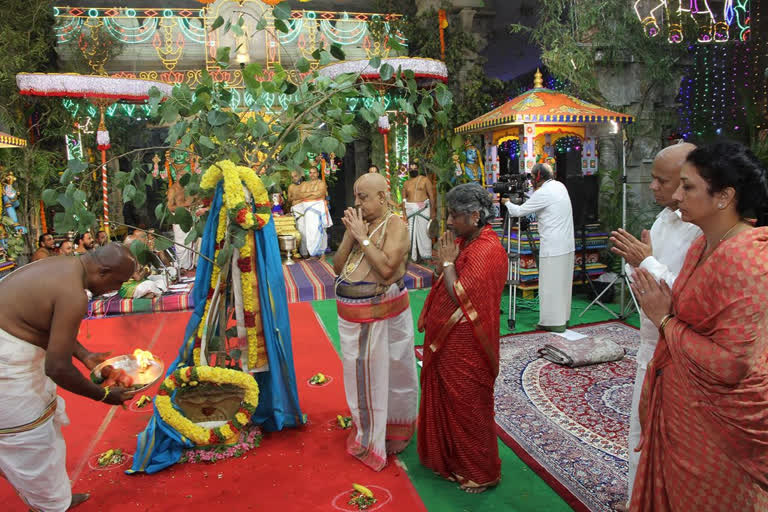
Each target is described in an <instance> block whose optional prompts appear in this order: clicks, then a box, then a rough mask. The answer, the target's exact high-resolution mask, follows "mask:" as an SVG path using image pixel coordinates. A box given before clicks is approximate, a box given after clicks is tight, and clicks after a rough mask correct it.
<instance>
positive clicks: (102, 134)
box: [96, 101, 112, 238]
mask: <svg viewBox="0 0 768 512" xmlns="http://www.w3.org/2000/svg"><path fill="white" fill-rule="evenodd" d="M97 103H98V105H99V114H100V115H101V118H100V119H99V129H98V130H97V131H96V144H97V146H96V148H97V149H98V150H99V151H101V192H102V201H103V202H104V207H103V210H102V211H103V215H104V219H103V223H104V231H106V232H107V237H108V238H109V237H110V229H109V188H108V183H107V150H108V149H109V148H110V147H112V146H111V145H110V143H109V132H108V131H107V125H106V124H104V108H105V103H104V102H103V101H98V102H97Z"/></svg>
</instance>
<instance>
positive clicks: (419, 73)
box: [318, 57, 448, 189]
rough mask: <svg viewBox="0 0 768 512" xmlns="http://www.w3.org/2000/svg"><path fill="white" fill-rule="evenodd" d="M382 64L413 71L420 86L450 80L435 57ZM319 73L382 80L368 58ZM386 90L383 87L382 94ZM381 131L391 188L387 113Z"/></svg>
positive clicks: (343, 63)
mask: <svg viewBox="0 0 768 512" xmlns="http://www.w3.org/2000/svg"><path fill="white" fill-rule="evenodd" d="M381 64H382V66H383V65H384V64H389V65H390V66H392V68H393V69H394V70H395V72H397V69H398V68H400V69H402V71H406V70H411V71H413V75H414V79H415V80H416V83H417V85H418V86H419V87H420V88H429V87H432V86H434V85H435V83H436V82H443V83H446V82H447V81H448V68H446V66H445V63H444V62H442V61H439V60H434V59H422V58H416V57H393V58H387V59H381ZM318 73H319V74H320V75H322V76H327V77H328V78H331V79H333V78H336V77H337V76H339V75H342V74H345V73H354V74H359V75H360V79H361V80H363V81H368V82H372V81H381V80H382V79H381V75H380V73H379V70H378V69H376V68H373V67H371V66H370V64H369V61H367V60H348V61H343V62H339V63H336V64H331V65H329V66H326V67H324V68H321V69H319V70H318ZM383 93H384V91H383V88H382V95H383ZM378 128H379V133H381V135H382V137H383V138H384V170H385V172H386V178H387V188H388V189H389V188H390V183H391V172H390V168H389V148H388V138H387V137H388V134H389V131H390V125H389V117H388V116H387V115H384V116H381V117H380V118H379V120H378Z"/></svg>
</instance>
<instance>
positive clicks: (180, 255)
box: [173, 224, 199, 270]
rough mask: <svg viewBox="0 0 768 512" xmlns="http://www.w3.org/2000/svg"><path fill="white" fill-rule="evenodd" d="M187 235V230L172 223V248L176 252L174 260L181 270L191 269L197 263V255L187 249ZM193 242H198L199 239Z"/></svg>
mask: <svg viewBox="0 0 768 512" xmlns="http://www.w3.org/2000/svg"><path fill="white" fill-rule="evenodd" d="M187 235H189V232H188V231H184V230H183V229H181V226H179V225H178V224H174V225H173V241H174V242H175V244H176V245H174V246H173V250H174V252H175V253H176V262H177V263H178V265H179V269H181V270H192V269H193V268H195V266H196V265H197V255H196V254H195V253H194V251H191V250H190V249H187V248H186V247H185V246H186V245H187V243H186V241H187ZM195 243H199V240H198V241H197V242H195Z"/></svg>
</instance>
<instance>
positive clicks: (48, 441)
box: [0, 244, 137, 512]
mask: <svg viewBox="0 0 768 512" xmlns="http://www.w3.org/2000/svg"><path fill="white" fill-rule="evenodd" d="M136 266H137V264H136V260H134V259H133V256H131V252H130V251H129V250H128V249H127V248H126V247H124V246H122V245H120V244H109V245H106V246H104V247H100V248H98V249H96V250H95V251H91V252H87V253H85V254H83V255H82V256H81V257H79V258H46V259H44V260H40V261H38V262H35V263H32V264H30V265H27V266H25V267H22V268H20V269H19V270H17V271H16V272H14V273H12V274H11V275H9V276H8V277H6V278H5V279H3V280H2V281H1V282H0V476H4V477H5V478H6V479H7V480H8V481H9V482H10V484H11V485H12V486H13V487H14V488H15V489H16V491H17V492H18V493H19V495H20V496H21V497H22V499H23V500H24V501H25V502H26V504H27V505H28V506H29V507H30V508H32V509H33V510H37V511H41V512H63V511H64V510H67V509H69V508H70V507H72V506H75V505H77V504H79V503H82V502H83V501H85V500H86V499H88V495H87V494H75V495H73V494H72V490H71V488H70V482H69V477H68V476H67V468H66V446H65V444H64V438H63V437H62V435H61V426H62V425H66V424H67V423H69V420H68V419H67V415H66V413H65V412H64V400H62V399H61V397H59V396H58V395H57V394H56V386H57V385H59V386H61V387H63V388H64V389H66V390H68V391H71V392H72V393H76V394H78V395H81V396H84V397H87V398H91V399H92V400H96V401H101V402H105V403H108V404H112V405H118V404H122V403H123V402H124V401H126V400H128V399H130V398H131V397H132V396H133V393H131V392H128V391H127V390H126V389H124V388H120V387H112V388H109V387H106V388H101V387H99V386H97V385H96V384H94V383H92V382H91V381H90V379H88V378H86V377H84V376H83V375H82V374H81V373H80V372H79V371H78V369H77V368H76V367H75V366H74V365H73V364H72V357H73V356H74V357H76V358H77V359H78V360H79V361H80V362H82V363H83V364H84V365H85V366H86V368H88V369H92V368H94V367H95V366H96V365H97V364H99V363H100V362H102V361H103V360H104V359H106V358H107V357H109V354H108V353H106V354H105V353H102V354H97V353H93V352H90V351H88V350H87V349H86V348H85V347H83V346H82V345H81V344H80V343H79V342H78V341H77V332H78V330H79V328H80V322H81V321H82V319H83V317H85V315H86V313H87V312H88V298H87V297H86V293H85V290H86V289H87V290H90V291H91V292H92V293H93V294H94V295H101V294H104V293H107V292H110V291H114V290H117V289H118V288H120V285H121V284H122V283H123V281H126V280H127V279H128V278H130V277H131V274H132V273H133V272H134V270H135V269H136ZM51 276H56V278H55V279H51ZM43 282H44V283H46V286H44V287H41V286H40V283H43Z"/></svg>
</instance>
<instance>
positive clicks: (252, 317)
mask: <svg viewBox="0 0 768 512" xmlns="http://www.w3.org/2000/svg"><path fill="white" fill-rule="evenodd" d="M253 243H254V240H253V233H252V232H249V233H247V234H246V238H245V245H243V246H242V247H241V248H240V259H241V260H247V261H249V262H250V261H251V254H252V250H251V247H253ZM253 270H254V269H252V268H251V269H250V271H249V272H241V273H240V283H241V285H242V290H243V313H244V317H245V319H244V320H245V321H244V323H245V333H246V337H247V339H248V368H250V369H254V368H258V367H259V365H260V364H263V362H261V361H259V357H258V346H259V331H260V330H261V322H259V321H257V316H258V315H259V313H260V311H259V304H258V302H259V299H258V296H257V295H256V293H254V291H253V289H254V285H255V284H256V275H255V272H254V271H253ZM258 320H260V319H258Z"/></svg>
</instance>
